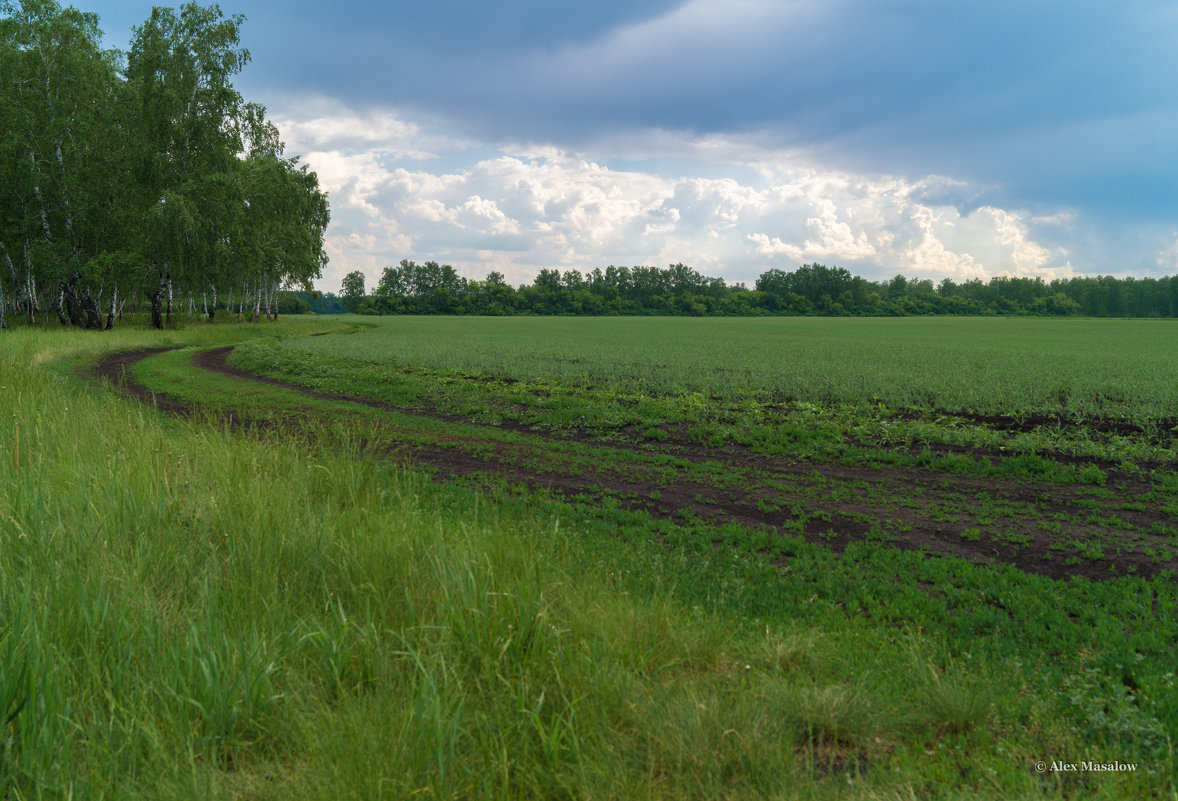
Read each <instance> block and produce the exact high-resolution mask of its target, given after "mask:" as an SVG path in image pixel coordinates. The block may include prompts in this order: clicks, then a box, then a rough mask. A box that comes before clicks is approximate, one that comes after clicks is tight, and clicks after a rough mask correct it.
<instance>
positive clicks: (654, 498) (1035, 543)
mask: <svg viewBox="0 0 1178 801" xmlns="http://www.w3.org/2000/svg"><path fill="white" fill-rule="evenodd" d="M166 350H168V348H153V349H148V350H140V351H132V352H125V353H118V354H114V355H112V356H108V357H106V358H104V359H103V360H102V361H101V362H99V364H98V365H97V366H96V368H95V369H94V371H93V373H92V376H93V377H95V378H98V379H106V380H109V381H110V382H111V383H112V384H113V385H114V386H115V387H118V388H119V389H120V390H121V391H123V392H124V393H126V394H127V395H130V396H132V397H135V398H138V399H140V400H142V401H144V402H147V403H149V404H154V405H155V406H156V407H157V408H159V409H160V410H162V411H166V412H169V413H171V414H178V415H192V414H195V413H198V412H199V411H200V410H198V409H196V408H194V406H193V405H192V404H189V403H186V402H183V401H180V400H178V399H176V398H173V397H171V396H169V395H166V394H159V393H153V392H151V391H150V390H148V389H147V388H146V387H144V386H143V385H142V384H140V383H138V382H137V381H135V380H134V379H133V378H132V377H131V367H132V366H133V365H134V364H135V363H137V362H138V361H140V360H142V359H145V358H147V357H149V356H152V355H155V354H158V353H161V352H163V351H166ZM231 350H232V348H217V349H213V350H206V351H201V352H199V353H198V354H196V356H195V357H194V359H193V364H194V365H195V366H196V367H198V368H200V369H203V370H209V371H212V372H215V373H219V374H221V375H225V376H229V377H232V378H235V379H239V380H243V381H255V382H261V383H265V384H269V385H272V386H278V387H283V388H285V389H290V390H294V391H297V392H301V393H303V394H305V395H307V396H309V397H314V398H319V399H326V400H336V401H349V402H353V403H360V404H364V405H366V406H369V407H373V408H377V409H385V410H390V411H398V412H402V413H405V412H406V411H407V410H404V409H395V408H394V407H391V406H389V405H388V404H384V403H381V402H379V401H374V400H371V399H367V398H358V397H354V396H349V395H345V394H333V393H326V392H318V391H315V390H311V389H307V388H304V387H300V386H298V385H295V384H291V383H288V382H284V381H279V380H275V379H272V378H267V377H264V376H258V375H254V374H252V373H248V372H245V371H243V370H240V369H238V368H236V367H233V366H232V365H229V364H228V363H227V361H226V359H227V356H228V354H229V353H230V351H231ZM412 413H420V412H419V411H415V412H412ZM308 414H317V412H311V411H310V410H309V409H308ZM426 414H427V415H428V416H431V417H434V418H435V419H441V420H446V421H456V420H457V419H456V418H453V417H451V416H448V415H443V414H430V413H428V412H427V413H426ZM226 416H227V418H228V419H229V421H230V423H231V424H232V425H233V426H234V427H238V426H240V427H255V428H265V427H266V423H265V422H263V421H257V420H250V419H241V418H240V417H238V416H237V415H236V414H233V415H226ZM462 422H463V423H464V425H466V426H467V427H469V426H470V425H471V424H470V423H469V422H468V421H462ZM485 428H487V429H492V428H493V427H491V426H485ZM503 428H509V429H511V430H515V431H520V430H523V431H526V432H527V433H528V435H529V437H530V438H534V439H535V441H536V444H535V445H533V446H528V445H519V444H508V443H503V442H498V441H495V440H492V439H487V440H483V441H480V442H479V445H480V448H479V449H478V452H477V453H474V452H471V451H470V450H464V449H462V448H458V447H449V446H447V445H446V444H444V443H441V442H439V443H438V444H437V446H428V447H419V448H415V449H413V450H412V451H406V450H403V449H398V450H397V452H396V453H387V454H385V457H386V458H391V459H398V460H406V459H408V461H410V462H412V463H413V464H414V465H416V466H419V467H423V468H428V469H432V470H435V471H437V473H438V474H439V475H440V476H442V477H448V478H453V477H468V476H495V477H499V478H503V479H507V480H509V481H512V482H517V483H520V484H524V485H526V486H528V487H531V488H534V489H543V490H546V491H549V492H555V493H559V494H562V495H564V496H566V497H573V496H578V495H582V496H584V495H588V496H590V497H602V496H603V495H604V496H608V497H610V498H611V499H614V500H616V501H618V502H619V503H620V504H621V505H623V506H626V507H628V508H632V509H638V510H642V511H646V512H648V513H650V514H651V515H653V516H656V517H660V518H677V517H681V516H683V515H685V514H686V515H688V516H694V517H696V518H698V519H701V520H703V521H706V522H708V523H712V524H716V525H720V524H724V523H738V524H741V525H744V526H751V527H759V526H769V527H772V528H775V529H787V530H794V531H796V530H797V523H796V521H795V518H794V515H793V514H791V513H790V511H789V510H790V509H791V507H792V508H793V509H794V510H795V511H796V509H797V508H798V505H799V504H801V505H803V506H806V507H807V511H808V512H812V514H811V515H807V519H806V520H805V522H804V524H803V526H802V533H803V535H804V536H805V538H806V539H807V540H808V541H811V542H816V543H820V544H822V545H824V546H826V547H830V548H832V549H835V550H838V551H841V550H842V549H843V548H845V547H846V546H847V544H848V543H850V542H853V541H859V540H864V539H867V538H871V537H872V536H873V533H874V534H878V530H877V531H875V532H873V530H872V529H873V523H872V522H871V521H873V520H886V521H887V523H888V527H889V531H900V532H902V533H901V534H900V535H898V536H896V535H895V534H893V535H892V536H891V537H890V540H891V545H893V546H894V547H897V548H902V549H918V550H923V551H925V552H927V553H929V554H933V555H941V554H946V555H948V554H952V555H956V556H961V557H964V558H966V559H969V560H970V561H974V562H1002V563H1008V564H1012V565H1014V566H1015V567H1017V568H1019V569H1020V570H1024V571H1027V572H1033V573H1038V574H1042V575H1046V576H1049V577H1052V578H1066V577H1068V576H1086V577H1089V578H1093V579H1108V578H1112V577H1115V576H1119V575H1125V574H1127V573H1132V574H1134V575H1138V576H1145V577H1148V576H1152V575H1154V574H1156V573H1157V572H1159V571H1161V570H1171V571H1175V570H1178V564H1176V563H1175V561H1174V560H1170V561H1168V562H1162V563H1160V564H1158V563H1155V561H1154V560H1152V559H1150V558H1148V557H1146V556H1145V555H1144V554H1142V553H1140V552H1139V549H1138V548H1134V549H1133V551H1132V552H1123V553H1119V554H1107V555H1106V556H1105V557H1104V558H1101V559H1098V560H1081V561H1078V560H1076V559H1074V558H1073V559H1068V558H1067V557H1066V555H1064V554H1062V553H1061V552H1059V551H1058V550H1056V549H1054V548H1052V546H1053V545H1057V544H1058V541H1059V537H1058V535H1052V534H1047V533H1045V532H1044V531H1042V530H1041V529H1040V526H1039V525H1038V521H1039V517H1038V516H1035V517H1031V518H1019V517H1011V518H1009V519H1002V520H999V521H997V522H998V523H999V524H1001V526H1002V527H1003V528H1004V530H1005V531H1006V533H1007V541H1008V542H1016V543H1017V544H1014V545H1011V544H1000V543H996V542H995V541H993V540H988V539H979V540H973V539H971V538H969V537H966V536H963V532H964V531H966V530H967V529H969V528H973V527H977V526H978V523H977V521H976V519H975V518H973V517H971V516H970V515H969V514H968V513H967V514H965V515H958V516H956V518H955V519H949V518H950V517H952V516H947V515H946V514H945V513H944V511H943V505H944V502H945V501H946V500H947V499H949V500H952V501H953V502H954V503H957V504H958V505H960V504H961V503H962V499H963V498H965V499H968V498H986V499H991V500H993V501H996V502H999V503H1002V502H1007V503H1021V504H1029V505H1031V506H1032V507H1034V508H1035V509H1037V510H1040V512H1041V513H1043V514H1047V513H1050V512H1052V511H1060V510H1074V509H1075V508H1076V505H1077V501H1078V500H1079V497H1078V495H1079V492H1080V491H1079V490H1078V488H1075V487H1059V486H1054V485H1039V484H1031V483H1027V482H1015V481H998V480H992V479H983V478H975V477H969V476H960V475H948V474H941V473H936V472H930V471H922V470H915V469H892V468H889V469H871V468H866V467H853V466H852V467H848V466H844V465H840V464H813V463H805V462H802V463H799V462H793V461H789V460H785V459H775V458H772V457H766V456H763V455H760V454H756V453H752V452H749V451H746V450H743V449H741V448H738V447H725V448H720V449H715V448H708V447H706V446H703V445H700V444H698V443H695V442H690V441H688V440H687V439H686V438H672V440H671V441H669V442H664V443H660V444H659V445H658V446H636V445H627V444H619V443H613V442H608V443H606V442H602V441H599V440H590V439H585V440H584V441H585V442H587V443H590V444H592V445H594V446H595V447H598V448H603V447H605V448H613V449H615V450H616V451H617V452H618V464H619V465H622V466H624V465H625V464H626V454H627V452H632V451H634V450H636V449H637V450H645V451H648V452H649V451H653V450H654V448H655V447H657V449H658V450H659V451H660V452H668V453H673V454H674V455H675V456H677V457H680V458H684V459H687V460H689V461H691V462H693V463H696V464H702V463H720V464H721V465H723V466H724V468H725V469H728V470H732V471H746V472H747V473H748V474H749V475H756V476H763V477H765V479H766V480H765V481H763V482H757V481H753V482H749V483H747V484H744V485H742V486H741V487H739V488H735V489H734V488H732V487H730V486H729V487H723V488H721V487H716V486H712V485H710V484H705V483H700V482H699V481H695V480H684V481H680V482H675V483H672V484H667V483H665V482H660V481H657V480H656V479H655V478H654V477H646V476H642V475H636V474H635V473H634V471H632V470H627V469H617V470H614V469H604V470H600V471H599V472H598V473H597V474H595V475H586V474H584V473H573V472H562V471H560V470H556V469H554V470H536V469H534V468H532V469H528V468H526V467H522V466H521V465H525V464H527V463H529V462H530V461H531V460H529V459H526V458H521V457H522V456H523V455H527V454H526V453H525V452H528V453H531V454H542V453H543V452H544V451H545V450H546V448H549V449H550V448H552V447H553V444H554V443H555V442H567V441H568V439H569V437H568V436H567V435H564V436H561V437H559V438H556V437H548V436H545V435H542V434H539V433H537V432H534V431H531V430H528V429H523V428H522V427H520V426H518V425H509V426H504V427H503ZM818 485H821V486H823V487H828V486H833V487H836V488H837V490H838V491H837V492H831V491H829V490H824V491H823V492H822V498H823V500H822V508H821V509H812V508H810V507H813V505H814V503H815V501H814V498H815V493H814V488H815V486H818ZM1109 486H1110V488H1112V489H1116V490H1117V491H1118V494H1119V495H1122V496H1125V497H1132V496H1133V495H1137V494H1141V493H1143V492H1147V491H1149V489H1150V487H1149V486H1148V485H1147V484H1144V483H1143V482H1142V481H1141V479H1140V478H1139V477H1137V476H1136V475H1132V474H1118V473H1116V472H1115V471H1110V473H1109ZM836 496H837V499H836ZM880 498H889V499H895V498H904V499H910V500H909V501H908V502H906V503H905V504H903V505H897V504H896V503H884V502H881V501H880V500H879V499H880ZM873 499H874V500H873ZM966 505H968V501H967V502H966ZM1117 514H1118V516H1120V517H1121V518H1122V519H1127V522H1129V523H1131V524H1133V525H1134V526H1135V527H1136V528H1138V529H1139V533H1135V536H1137V537H1138V539H1143V540H1145V541H1146V542H1147V544H1148V543H1149V540H1150V539H1151V537H1152V536H1153V535H1150V534H1147V533H1144V532H1148V531H1149V529H1150V527H1151V525H1152V524H1153V523H1155V522H1164V523H1170V522H1172V521H1171V519H1170V518H1169V516H1167V515H1165V514H1164V513H1162V512H1160V511H1158V510H1154V509H1148V510H1145V511H1122V510H1118V511H1117ZM874 527H875V528H877V529H878V527H877V526H874ZM1083 527H1084V526H1083V524H1077V525H1076V526H1075V528H1077V529H1082V528H1083ZM1090 528H1091V527H1090ZM1153 538H1154V539H1156V540H1157V542H1156V543H1154V544H1156V545H1161V544H1163V543H1165V542H1166V538H1165V537H1164V536H1163V537H1153ZM1069 561H1070V562H1075V563H1074V564H1069V563H1068V562H1069Z"/></svg>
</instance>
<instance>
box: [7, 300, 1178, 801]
mask: <svg viewBox="0 0 1178 801" xmlns="http://www.w3.org/2000/svg"><path fill="white" fill-rule="evenodd" d="M1173 334H1178V329H1174V328H1173V327H1172V325H1171V324H1169V323H1166V322H1155V321H1150V322H1146V321H1124V320H1117V321H1091V320H1058V321H1056V320H1019V319H969V318H940V319H912V318H906V319H898V320H859V319H847V320H840V319H771V320H763V319H744V320H729V319H704V320H695V319H683V318H659V319H642V318H624V319H586V318H575V319H574V318H568V319H564V318H535V319H528V318H502V319H490V318H441V317H439V318H401V317H396V318H394V317H389V318H370V317H369V318H340V319H314V318H304V319H289V318H288V319H286V320H284V321H283V322H280V323H265V324H254V325H250V324H234V323H230V322H218V323H216V324H213V325H205V324H195V323H193V324H190V325H187V326H182V327H180V328H178V329H175V330H169V331H165V332H162V333H160V332H151V331H149V330H147V328H146V327H143V328H140V327H137V326H135V325H126V326H123V327H121V328H120V329H118V330H116V331H113V332H107V333H104V334H94V333H86V332H75V331H47V330H37V329H28V328H16V329H13V330H11V331H5V332H2V333H0V623H2V625H0V716H3V724H4V725H3V729H2V731H0V792H2V794H3V795H4V796H5V797H9V798H14V799H15V798H112V799H134V798H144V799H148V798H150V799H156V798H177V799H180V798H213V799H216V798H226V799H229V798H253V799H269V798H274V799H279V798H281V799H292V798H308V799H319V798H341V799H343V798H355V799H371V798H390V799H394V798H409V797H423V798H424V797H429V798H502V799H514V798H570V799H572V798H576V799H581V798H584V799H608V798H616V799H632V798H647V799H664V798H665V799H681V798H698V799H715V798H731V799H741V798H749V799H753V798H757V799H759V798H781V799H794V798H812V799H826V798H846V799H897V800H898V799H912V798H922V799H923V798H946V799H956V798H1020V799H1021V798H1060V799H1064V798H1067V799H1088V798H1105V799H1122V798H1173V797H1174V792H1175V779H1176V777H1178V765H1176V763H1175V759H1174V747H1173V745H1174V740H1175V737H1176V736H1178V685H1176V680H1175V674H1174V660H1173V644H1174V642H1175V641H1178V614H1176V612H1178V584H1176V582H1175V580H1174V577H1175V569H1176V567H1178V498H1176V496H1175V493H1176V491H1178V472H1176V471H1175V465H1176V464H1178V455H1176V454H1175V451H1174V448H1175V445H1174V441H1173V433H1174V432H1173V426H1174V421H1175V419H1176V418H1178V397H1176V395H1175V393H1176V392H1178V390H1176V389H1175V382H1174V376H1175V370H1176V369H1178V347H1176V346H1175V344H1174V337H1173V336H1172V335H1173ZM312 335H315V336H312ZM164 346H167V347H169V348H172V349H171V350H167V351H163V352H159V353H155V354H153V355H150V356H146V357H144V358H142V359H138V358H136V359H134V360H128V361H126V362H125V363H120V366H119V368H118V370H117V371H116V370H114V369H105V368H103V366H102V365H103V364H113V362H109V357H110V356H111V355H112V354H114V353H117V352H123V351H132V350H138V349H143V348H149V347H150V348H159V347H164ZM229 347H232V348H233V350H232V351H231V352H226V351H224V350H223V349H225V348H229ZM259 378H266V379H268V382H266V381H261V380H259ZM153 397H154V403H153V401H152V398H153ZM1053 763H1056V764H1055V765H1053ZM1064 764H1068V765H1072V766H1075V767H1076V769H1075V770H1065V769H1063V765H1064Z"/></svg>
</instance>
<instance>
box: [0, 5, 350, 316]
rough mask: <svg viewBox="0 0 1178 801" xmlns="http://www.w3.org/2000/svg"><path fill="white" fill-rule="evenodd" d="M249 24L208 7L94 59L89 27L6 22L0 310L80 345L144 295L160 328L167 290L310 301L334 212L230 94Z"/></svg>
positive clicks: (47, 8) (21, 10)
mask: <svg viewBox="0 0 1178 801" xmlns="http://www.w3.org/2000/svg"><path fill="white" fill-rule="evenodd" d="M243 21H244V18H243V17H241V16H240V15H237V16H231V17H226V16H224V15H223V14H222V12H221V10H220V8H219V7H218V6H216V5H211V6H208V7H204V6H200V5H198V4H196V3H187V4H185V5H183V6H181V7H180V8H179V9H170V8H164V7H159V8H155V9H153V10H152V13H151V16H150V18H149V19H147V20H146V21H145V22H144V23H143V24H142V25H140V26H138V27H137V28H136V29H135V35H134V38H133V41H132V43H131V47H130V51H129V52H128V53H121V52H118V51H105V50H103V49H102V48H101V35H100V31H99V27H98V16H97V15H96V14H92V13H83V12H80V11H78V10H76V9H74V8H62V7H61V6H60V5H59V4H58V3H56V2H53V0H26V1H25V2H22V3H16V4H7V3H6V4H5V5H4V7H3V16H0V129H2V130H3V132H4V133H3V135H0V297H2V298H3V302H4V304H6V305H7V306H8V307H9V308H11V309H12V310H14V311H17V312H21V313H23V314H24V316H25V317H26V319H27V320H29V321H30V322H31V321H32V320H33V319H34V318H35V317H36V315H37V313H38V312H39V311H42V312H43V311H48V310H49V309H52V310H53V311H54V312H55V313H56V315H57V317H58V319H59V320H60V321H61V322H62V323H63V324H67V325H71V324H72V325H75V326H82V327H87V328H96V327H100V326H102V325H103V323H102V321H101V316H102V314H103V313H105V316H106V323H105V327H108V328H109V327H111V326H112V325H113V323H114V320H115V318H116V316H117V315H118V312H119V311H120V310H121V308H122V303H123V302H125V300H126V299H127V297H128V296H131V297H134V298H135V299H136V302H138V298H139V296H140V295H141V293H143V292H146V295H147V297H148V298H150V300H151V301H152V306H153V312H154V323H155V325H156V327H157V328H158V327H162V325H163V323H164V320H163V318H162V314H163V311H162V310H163V307H164V304H165V301H166V303H167V309H168V314H169V315H170V314H171V311H172V309H171V304H172V300H173V297H172V296H173V294H174V292H175V291H176V290H178V291H179V292H180V293H182V294H189V293H208V292H211V293H212V294H213V296H214V299H215V297H216V293H217V287H221V288H222V291H224V290H225V289H229V288H232V289H236V290H240V291H241V292H242V293H243V294H244V293H246V292H251V293H255V294H256V296H257V302H256V304H255V305H256V306H260V305H261V304H262V302H263V299H264V301H265V305H266V311H267V313H269V314H271V315H273V314H276V309H275V299H276V297H277V291H278V289H279V288H281V287H282V286H284V285H291V286H299V287H304V288H308V289H309V287H310V282H311V280H312V279H314V278H317V277H318V276H319V274H320V272H321V270H322V267H323V265H324V264H325V262H326V257H325V255H324V252H323V241H322V240H323V232H324V230H325V228H326V226H327V222H328V209H327V200H326V197H325V196H324V195H323V193H322V192H320V191H319V187H318V180H317V178H316V176H315V174H314V173H312V172H310V171H308V170H307V169H306V168H305V167H299V166H297V164H296V161H297V160H296V159H289V158H286V157H284V156H283V153H282V143H281V141H280V140H279V139H278V133H277V131H276V130H275V129H274V127H273V125H271V124H270V123H268V122H266V120H265V113H264V109H262V108H261V107H260V106H257V105H256V104H250V103H246V102H245V101H244V100H243V99H242V97H241V96H240V95H239V94H238V92H237V91H236V89H235V88H234V87H233V85H232V78H233V76H235V75H236V74H237V73H238V72H239V71H240V70H241V69H242V67H243V66H244V65H245V64H246V63H247V62H248V60H249V53H248V51H246V50H245V49H244V48H242V47H241V46H240V42H239V31H240V27H241V25H242V23H243ZM214 306H215V303H214ZM2 316H3V315H0V317H2ZM168 322H171V320H169V321H168ZM0 327H3V326H2V321H0Z"/></svg>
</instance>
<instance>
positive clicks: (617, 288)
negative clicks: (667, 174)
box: [312, 260, 1178, 317]
mask: <svg viewBox="0 0 1178 801" xmlns="http://www.w3.org/2000/svg"><path fill="white" fill-rule="evenodd" d="M348 286H350V287H351V289H350V290H349V289H348ZM363 288H364V279H363V275H362V274H360V273H355V274H354V277H352V280H351V283H350V284H348V282H347V279H345V290H346V291H345V293H344V294H345V297H346V299H347V303H348V306H349V308H350V309H354V310H355V311H357V312H360V313H367V314H484V315H505V314H580V315H599V314H660V315H690V316H705V315H710V316H715V315H730V316H748V315H769V314H774V315H821V316H905V315H914V314H974V315H1011V314H1023V315H1051V316H1066V315H1085V316H1089V317H1178V277H1165V278H1114V277H1111V276H1094V277H1093V276H1087V277H1072V278H1062V279H1057V280H1053V281H1046V280H1044V279H1042V278H1024V277H1010V276H997V277H995V278H992V279H990V280H989V281H982V280H981V279H972V280H969V281H965V282H963V283H956V282H954V281H953V280H951V279H948V278H946V279H944V280H942V281H941V283H940V284H939V285H935V286H934V284H933V282H932V281H931V280H929V279H927V278H926V279H914V278H907V277H905V276H903V275H897V276H895V277H893V278H890V279H888V280H885V281H869V280H867V279H865V278H861V277H859V276H857V275H852V274H851V273H850V272H849V271H847V270H846V269H843V268H841V267H827V266H825V265H822V264H803V265H801V266H800V267H797V268H795V269H793V270H783V269H778V268H774V269H770V270H767V271H766V272H764V273H762V274H761V275H760V277H758V278H757V281H756V284H755V286H754V287H753V288H752V289H750V288H748V287H746V286H745V285H744V284H739V283H738V284H728V283H726V282H725V281H724V280H723V279H722V278H713V277H708V276H705V275H701V274H700V273H698V272H696V271H695V270H693V269H692V268H690V267H687V266H686V265H683V264H672V265H670V266H669V267H666V268H659V267H650V266H638V267H616V266H614V265H610V266H608V267H606V268H605V269H600V268H598V269H594V270H592V271H590V272H588V273H582V272H580V271H579V270H566V271H563V272H562V271H560V270H556V269H544V270H541V271H540V272H539V274H538V275H537V276H536V277H535V279H534V280H533V281H532V283H531V284H524V285H521V286H519V287H512V286H509V285H508V284H507V282H506V281H505V280H504V277H503V275H502V274H501V273H498V272H492V273H490V274H489V275H487V277H486V279H485V280H483V281H476V280H469V279H467V278H464V277H462V276H461V275H459V274H458V271H457V270H456V269H455V268H454V267H452V266H450V265H448V264H438V263H437V262H432V261H429V262H425V263H424V264H418V263H416V262H413V261H409V260H404V261H402V262H401V263H400V264H398V265H397V266H395V267H394V266H390V267H386V268H385V270H384V272H383V274H382V275H381V278H380V281H379V283H378V284H377V286H376V288H375V290H374V291H373V292H372V293H371V294H370V295H365V294H364V291H363ZM326 300H327V299H319V300H318V301H317V303H319V304H324V303H325V301H326ZM314 305H315V304H312V306H313V307H314ZM319 308H321V309H323V310H325V311H326V310H327V306H326V305H320V306H319Z"/></svg>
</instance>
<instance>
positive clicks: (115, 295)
mask: <svg viewBox="0 0 1178 801" xmlns="http://www.w3.org/2000/svg"><path fill="white" fill-rule="evenodd" d="M118 300H119V285H118V284H115V285H114V286H113V287H112V288H111V293H110V311H108V312H107V314H106V330H107V331H109V330H111V329H112V328H114V327H115V306H116V304H117V303H118Z"/></svg>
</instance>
